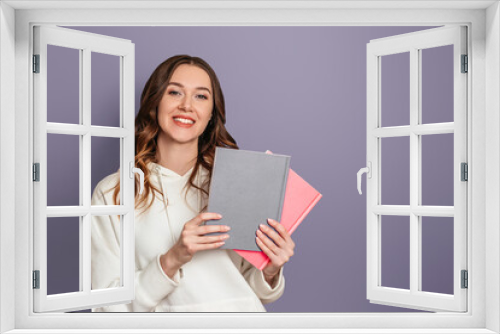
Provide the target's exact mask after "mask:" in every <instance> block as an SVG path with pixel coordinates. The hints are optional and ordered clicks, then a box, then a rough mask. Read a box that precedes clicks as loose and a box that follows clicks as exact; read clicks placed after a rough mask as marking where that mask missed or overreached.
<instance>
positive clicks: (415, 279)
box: [410, 48, 420, 293]
mask: <svg viewBox="0 0 500 334" xmlns="http://www.w3.org/2000/svg"><path fill="white" fill-rule="evenodd" d="M419 67H420V66H419V57H418V50H417V49H415V48H412V49H411V50H410V129H411V132H410V211H411V212H410V291H411V292H412V293H415V292H417V291H418V286H419V277H420V274H419V273H420V265H419V264H420V243H419V217H418V216H417V215H415V214H414V212H413V210H414V209H415V208H416V207H417V206H418V204H419V201H418V196H419V195H418V189H419V186H420V179H419V170H420V168H418V166H419V163H420V156H419V136H418V135H417V134H415V132H414V129H415V127H416V126H417V125H418V114H419V113H418V108H419V104H420V103H419V90H420V89H419V88H420V87H419Z"/></svg>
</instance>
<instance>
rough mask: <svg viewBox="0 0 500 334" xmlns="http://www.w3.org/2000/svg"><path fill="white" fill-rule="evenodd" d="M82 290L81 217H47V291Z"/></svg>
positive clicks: (52, 292)
mask: <svg viewBox="0 0 500 334" xmlns="http://www.w3.org/2000/svg"><path fill="white" fill-rule="evenodd" d="M77 291H81V290H80V217H55V218H47V294H48V295H53V294H58V293H67V292H77Z"/></svg>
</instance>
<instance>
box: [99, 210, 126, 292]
mask: <svg viewBox="0 0 500 334" xmlns="http://www.w3.org/2000/svg"><path fill="white" fill-rule="evenodd" d="M121 219H122V216H118V215H113V216H92V231H91V235H92V250H91V262H92V290H98V289H105V288H109V287H121V286H123V285H122V283H121V260H120V259H121V249H120V245H121V226H122V223H121Z"/></svg>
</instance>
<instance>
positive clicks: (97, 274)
mask: <svg viewBox="0 0 500 334" xmlns="http://www.w3.org/2000/svg"><path fill="white" fill-rule="evenodd" d="M114 180H115V182H116V178H114ZM114 184H116V183H113V182H109V177H108V178H106V179H104V180H103V181H101V182H100V183H99V184H98V185H97V187H96V189H95V191H94V194H93V195H92V205H113V204H114V203H113V201H112V196H113V190H111V191H108V189H111V188H112V187H113V186H114ZM120 235H121V233H120V218H119V216H93V217H92V233H91V236H92V237H91V239H92V258H91V266H92V273H91V276H92V289H106V288H113V287H119V286H120V271H121V268H120ZM160 256H161V254H158V256H156V257H155V258H154V259H153V260H152V261H151V262H150V263H149V264H148V265H147V266H146V267H144V268H143V269H142V270H138V269H137V268H136V271H135V299H134V300H133V301H132V302H131V303H129V304H120V305H111V306H103V307H98V308H93V309H92V312H154V311H155V308H156V306H157V305H158V304H159V303H160V302H161V300H162V299H164V298H165V297H166V296H167V295H168V294H169V293H170V292H172V291H173V290H174V289H175V288H176V287H177V286H178V285H179V273H176V275H175V276H174V278H173V279H171V278H170V277H168V276H167V275H166V274H165V273H164V271H163V270H162V268H161V264H160V260H159V259H160Z"/></svg>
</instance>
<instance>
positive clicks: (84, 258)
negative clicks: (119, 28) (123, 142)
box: [80, 48, 92, 293]
mask: <svg viewBox="0 0 500 334" xmlns="http://www.w3.org/2000/svg"><path fill="white" fill-rule="evenodd" d="M80 73H81V90H80V96H81V97H80V98H81V102H82V104H81V106H82V113H81V117H82V125H83V126H84V127H86V128H90V126H91V51H90V49H89V48H86V49H84V50H83V53H82V66H81V67H80ZM81 138H82V139H81V141H82V147H81V155H80V167H81V168H80V169H81V171H82V172H81V173H82V177H81V179H80V180H81V181H80V182H81V187H80V189H82V198H81V201H80V203H81V204H83V206H84V207H85V208H88V209H89V211H88V212H86V214H85V215H84V216H83V219H81V224H83V226H82V232H83V233H82V234H80V250H81V254H80V257H81V263H80V267H81V268H82V270H81V271H80V278H81V279H83V290H82V291H84V292H85V293H90V291H91V271H90V270H91V254H90V245H91V241H90V239H91V235H90V233H91V224H90V223H91V218H92V216H91V214H90V204H91V203H90V199H91V195H92V194H91V191H92V190H91V188H90V187H91V174H90V173H91V169H92V164H91V163H92V162H91V134H90V131H87V132H86V133H85V134H84V135H83V136H81Z"/></svg>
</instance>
